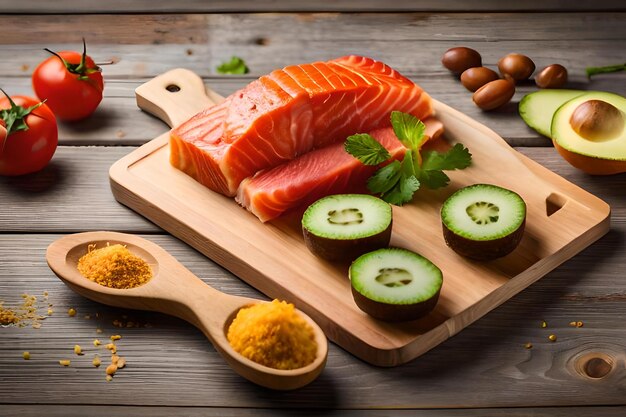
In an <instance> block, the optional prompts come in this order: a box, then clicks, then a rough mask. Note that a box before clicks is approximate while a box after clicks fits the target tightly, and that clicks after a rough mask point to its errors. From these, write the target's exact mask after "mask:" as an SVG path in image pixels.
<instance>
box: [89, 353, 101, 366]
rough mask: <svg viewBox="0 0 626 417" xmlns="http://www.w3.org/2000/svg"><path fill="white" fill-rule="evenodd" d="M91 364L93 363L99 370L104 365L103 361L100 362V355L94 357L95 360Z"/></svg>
mask: <svg viewBox="0 0 626 417" xmlns="http://www.w3.org/2000/svg"><path fill="white" fill-rule="evenodd" d="M91 363H92V365H93V366H95V367H96V368H98V367H99V366H100V365H101V364H102V361H101V360H100V356H98V355H96V356H94V358H93V360H92V361H91Z"/></svg>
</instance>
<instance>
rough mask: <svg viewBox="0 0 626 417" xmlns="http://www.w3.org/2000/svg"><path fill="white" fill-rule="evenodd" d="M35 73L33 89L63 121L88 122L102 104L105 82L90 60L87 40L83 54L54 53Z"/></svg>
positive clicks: (69, 52)
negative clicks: (89, 117)
mask: <svg viewBox="0 0 626 417" xmlns="http://www.w3.org/2000/svg"><path fill="white" fill-rule="evenodd" d="M46 51H48V52H50V53H51V54H53V55H54V56H51V57H50V58H48V59H46V60H45V61H43V62H42V63H41V64H39V66H37V68H36V69H35V71H34V72H33V89H34V90H35V94H37V97H39V99H40V100H46V104H47V105H48V106H49V107H50V108H51V109H52V111H53V112H54V114H55V115H56V116H57V117H58V118H59V119H61V120H67V121H73V120H80V119H84V118H85V117H87V116H89V115H90V114H92V113H93V112H94V111H95V110H96V107H98V104H100V101H102V90H103V89H104V82H103V80H102V73H101V72H100V67H98V66H97V65H96V64H95V62H94V61H93V59H91V58H90V57H89V56H87V47H86V45H85V40H84V39H83V53H82V54H80V53H78V52H73V51H63V52H59V53H56V52H53V51H51V50H49V49H47V48H46Z"/></svg>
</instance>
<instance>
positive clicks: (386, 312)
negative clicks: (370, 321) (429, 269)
mask: <svg viewBox="0 0 626 417" xmlns="http://www.w3.org/2000/svg"><path fill="white" fill-rule="evenodd" d="M440 293H441V288H439V290H437V292H436V293H435V294H434V295H433V296H432V297H430V298H429V299H428V300H426V301H422V302H419V303H414V304H389V303H381V302H380V301H374V300H372V299H369V298H367V297H366V296H364V295H363V294H361V293H360V292H358V291H357V290H355V289H354V287H352V296H353V297H354V302H355V303H356V305H357V306H358V307H359V308H360V309H361V310H363V311H364V312H365V313H367V314H369V315H370V316H372V317H374V318H375V319H379V320H384V321H392V322H397V321H409V320H416V319H419V318H421V317H424V316H425V315H427V314H428V313H430V312H431V311H432V310H433V309H434V308H435V306H436V305H437V301H438V300H439V294H440Z"/></svg>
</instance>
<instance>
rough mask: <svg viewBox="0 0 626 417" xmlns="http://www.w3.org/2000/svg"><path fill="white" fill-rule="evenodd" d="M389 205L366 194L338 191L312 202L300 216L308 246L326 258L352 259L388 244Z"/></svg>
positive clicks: (389, 229)
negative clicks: (338, 192)
mask: <svg viewBox="0 0 626 417" xmlns="http://www.w3.org/2000/svg"><path fill="white" fill-rule="evenodd" d="M391 228H392V211H391V206H390V205H389V204H388V203H386V202H384V201H383V200H381V199H379V198H376V197H374V196H370V195H366V194H337V195H331V196H328V197H324V198H321V199H320V200H318V201H316V202H315V203H313V204H311V205H310V206H309V208H307V210H306V211H305V212H304V215H303V216H302V232H303V235H304V243H305V244H306V246H307V248H309V250H310V251H311V252H313V253H314V254H316V255H317V256H319V257H320V258H324V259H326V260H329V261H346V260H347V261H352V260H354V259H356V258H357V257H358V256H359V255H362V254H364V253H366V252H370V251H373V250H375V249H378V248H383V247H387V246H389V241H390V240H391Z"/></svg>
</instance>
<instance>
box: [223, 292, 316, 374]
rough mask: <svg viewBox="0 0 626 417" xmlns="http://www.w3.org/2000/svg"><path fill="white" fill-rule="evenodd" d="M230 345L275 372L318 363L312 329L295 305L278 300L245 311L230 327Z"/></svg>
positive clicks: (239, 313) (242, 310) (241, 311)
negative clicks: (316, 361) (315, 361)
mask: <svg viewBox="0 0 626 417" xmlns="http://www.w3.org/2000/svg"><path fill="white" fill-rule="evenodd" d="M227 338H228V342H229V343H230V344H231V346H232V347H233V348H234V349H235V351H237V352H239V353H240V354H242V355H243V356H245V357H246V358H248V359H251V360H253V361H255V362H257V363H260V364H261V365H265V366H268V367H271V368H275V369H296V368H301V367H303V366H306V365H308V364H310V363H311V362H313V361H314V360H315V356H316V354H317V343H316V341H315V334H314V332H313V329H312V328H311V326H310V325H309V324H308V323H307V322H306V321H305V320H304V319H303V318H302V317H301V316H300V315H299V314H298V313H297V312H296V309H295V307H294V305H293V304H289V303H287V302H285V301H279V300H274V301H272V302H271V303H259V304H255V305H253V306H251V307H246V308H242V309H241V310H239V312H238V313H237V316H236V317H235V319H234V320H233V322H232V324H231V325H230V327H229V328H228V334H227Z"/></svg>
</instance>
